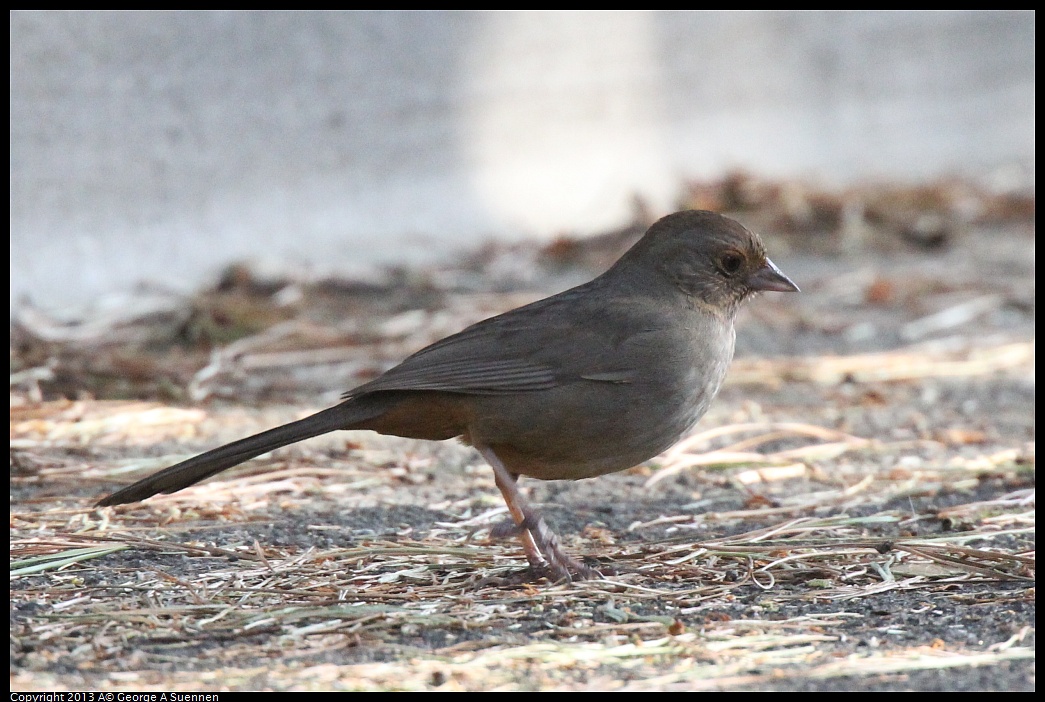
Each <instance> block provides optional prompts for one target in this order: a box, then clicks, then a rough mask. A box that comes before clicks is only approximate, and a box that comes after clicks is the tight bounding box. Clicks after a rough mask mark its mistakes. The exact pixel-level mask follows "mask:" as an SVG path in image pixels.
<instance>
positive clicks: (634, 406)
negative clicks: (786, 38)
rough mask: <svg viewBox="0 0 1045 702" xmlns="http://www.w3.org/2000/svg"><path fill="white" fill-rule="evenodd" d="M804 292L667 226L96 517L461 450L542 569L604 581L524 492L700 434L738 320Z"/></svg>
mask: <svg viewBox="0 0 1045 702" xmlns="http://www.w3.org/2000/svg"><path fill="white" fill-rule="evenodd" d="M766 290H775V291H779V292H789V291H797V290H798V286H796V285H795V284H794V283H792V282H791V281H790V280H789V279H788V278H787V276H785V275H784V274H783V273H781V272H780V270H779V269H778V268H777V267H776V266H775V265H774V264H773V262H772V261H770V260H769V259H768V258H767V257H766V252H765V248H764V247H763V245H762V241H761V240H760V239H759V237H758V236H757V235H756V234H754V233H752V232H750V231H748V230H747V229H746V228H744V227H743V226H742V225H740V224H739V223H738V222H735V221H733V220H731V219H729V218H727V217H723V216H721V215H718V214H715V213H714V212H707V211H684V212H676V213H675V214H671V215H668V216H667V217H664V218H663V219H661V220H659V221H657V222H656V223H654V224H653V226H651V227H650V228H649V230H648V231H647V232H646V233H645V234H644V235H643V237H642V238H641V239H640V240H639V241H638V242H637V243H636V244H635V245H634V246H632V247H631V249H629V250H628V251H627V252H626V253H625V254H624V255H623V256H622V257H621V258H620V260H618V261H617V262H616V263H615V264H614V265H613V267H611V268H610V269H609V270H608V271H606V272H605V273H603V274H602V275H600V276H599V277H597V278H595V279H594V280H592V281H590V282H588V283H585V284H583V285H580V286H578V287H575V288H572V289H570V290H567V291H565V292H562V293H559V294H558V295H553V296H552V297H549V298H546V299H543V300H538V301H537V302H534V303H532V304H529V305H526V306H524V307H520V308H518V309H514V310H511V311H509V312H505V313H504V314H501V315H498V316H496V317H492V318H490V319H487V320H484V321H482V322H479V323H477V324H473V325H472V326H470V327H468V328H467V329H465V330H463V331H461V332H458V333H457V334H454V335H453V336H449V337H447V338H445V339H443V340H442V341H438V342H436V343H434V344H432V345H431V346H428V347H426V348H423V349H421V350H420V351H418V352H417V353H415V354H414V355H412V356H410V357H409V358H407V359H406V360H405V361H403V362H402V363H400V364H399V365H398V366H396V367H394V368H392V369H391V370H389V371H388V372H386V373H385V374H384V375H381V376H380V377H378V378H376V379H374V380H372V381H370V382H369V383H365V384H363V385H360V386H359V387H357V388H355V389H354V390H350V391H349V392H347V393H345V395H344V401H343V402H342V403H341V404H339V405H336V406H334V407H331V408H329V409H325V410H323V411H321V412H318V413H316V414H313V415H312V416H310V417H306V418H305V419H301V420H298V421H296V422H291V423H290V424H285V425H283V426H280V427H276V428H275V429H270V430H269V431H265V432H262V433H260V434H256V435H254V436H251V437H248V438H246V439H241V440H240V441H236V442H233V443H231V444H228V445H226V446H222V447H220V448H216V449H214V450H212V451H207V452H206V453H204V454H201V455H199V456H196V457H195V458H190V459H189V460H187V461H183V462H181V463H178V464H177V465H174V466H171V467H170V468H167V469H165V470H161V471H160V472H158V473H156V474H155V475H152V476H150V477H148V478H145V479H143V480H140V481H139V482H137V483H134V484H133V485H130V486H128V487H125V488H123V489H122V490H119V491H117V492H115V493H113V494H112V495H110V496H108V497H106V498H105V499H103V500H101V501H100V502H99V503H98V505H99V506H108V505H119V504H124V503H128V502H137V501H138V500H143V499H145V498H147V497H150V496H151V495H155V494H157V493H161V492H163V493H172V492H176V491H178V490H181V489H182V488H185V487H188V486H189V485H192V484H194V483H197V482H199V481H201V480H203V479H205V478H209V477H210V476H212V475H215V474H217V473H220V472H221V471H223V470H226V469H227V468H231V467H233V466H235V465H238V464H240V463H243V462H244V461H246V460H249V459H251V458H254V457H255V456H259V455H261V454H263V453H267V452H269V451H272V450H273V449H276V448H279V447H280V446H286V445H287V444H292V443H294V442H297V441H302V440H304V439H308V438H311V437H313V436H318V435H320V434H325V433H327V432H331V431H335V430H338V429H370V430H372V431H376V432H378V433H381V434H393V435H395V436H405V437H410V438H414V439H430V440H434V441H439V440H443V439H451V438H454V437H459V438H460V439H461V440H462V441H464V442H465V443H467V444H470V445H472V446H474V447H475V448H476V450H478V451H479V453H480V454H482V456H483V458H485V459H486V461H487V462H488V463H489V464H490V465H491V466H492V467H493V471H494V479H495V481H496V483H497V487H498V488H499V489H500V491H501V494H502V495H503V496H504V500H505V502H506V503H507V504H508V510H509V512H510V513H511V516H512V519H513V520H514V522H515V525H516V526H515V528H514V530H513V531H515V532H517V533H518V535H519V537H520V538H521V540H522V543H523V547H524V549H525V551H526V556H527V559H528V560H529V562H530V564H531V566H533V567H534V568H539V566H540V565H541V564H542V562H544V563H547V565H548V566H549V567H550V569H551V571H552V573H553V574H554V575H555V577H557V578H570V577H571V575H572V576H579V577H590V576H592V575H596V574H597V573H595V572H594V571H592V570H591V569H589V568H587V567H586V566H584V565H583V564H581V563H579V562H578V561H576V560H574V559H573V558H571V557H570V556H569V555H567V554H566V553H565V552H564V551H563V549H562V548H561V546H560V545H559V542H558V539H557V538H556V536H555V534H554V532H552V530H551V529H550V528H549V527H548V525H547V524H546V523H545V521H544V519H543V518H542V517H541V516H540V514H539V513H537V512H536V511H535V510H534V508H533V507H531V506H530V505H529V504H528V503H527V501H526V500H525V499H524V498H523V496H522V494H521V493H520V492H519V489H518V487H517V486H516V481H517V480H518V478H519V476H520V475H528V476H530V477H533V478H539V479H541V480H563V479H570V480H576V479H579V478H591V477H594V476H596V475H603V474H605V473H612V472H614V471H619V470H624V469H625V468H631V467H632V466H635V465H637V464H639V463H641V462H643V461H645V460H647V459H648V458H651V457H653V456H656V455H657V454H658V453H660V452H662V451H664V450H665V449H667V448H668V447H670V446H671V445H672V444H674V443H675V442H676V441H678V440H679V439H680V438H682V437H683V436H685V435H686V433H687V432H689V430H690V429H691V428H692V427H693V425H694V424H696V423H697V420H699V419H700V418H701V417H702V416H703V415H704V413H705V412H706V411H707V409H708V406H709V405H710V404H711V401H712V399H713V398H714V397H715V395H716V393H718V390H719V387H720V386H721V385H722V380H723V378H724V377H725V375H726V369H727V367H728V366H729V363H730V361H731V360H732V358H733V343H734V339H735V336H736V334H735V332H734V329H733V321H734V319H735V318H736V314H737V310H738V308H739V307H740V304H741V303H742V302H743V301H744V300H745V299H747V298H748V297H750V296H751V295H752V294H753V293H755V292H758V291H766Z"/></svg>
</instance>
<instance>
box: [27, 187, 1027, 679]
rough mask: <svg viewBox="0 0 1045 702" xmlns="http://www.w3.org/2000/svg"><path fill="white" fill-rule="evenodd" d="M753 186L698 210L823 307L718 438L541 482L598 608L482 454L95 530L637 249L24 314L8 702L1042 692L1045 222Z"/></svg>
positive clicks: (783, 309)
mask: <svg viewBox="0 0 1045 702" xmlns="http://www.w3.org/2000/svg"><path fill="white" fill-rule="evenodd" d="M745 187H746V189H745V188H738V187H737V186H736V184H735V183H734V184H732V185H731V184H730V183H728V182H726V183H719V184H716V187H714V188H712V187H709V186H708V187H696V186H695V187H693V188H692V189H691V191H690V192H689V194H688V200H687V203H688V204H690V205H698V206H699V205H704V206H715V207H716V208H717V209H730V210H731V211H732V210H737V211H738V212H739V214H738V218H741V219H745V221H748V222H750V224H751V226H752V227H755V228H758V229H759V230H760V231H762V232H763V235H764V238H765V239H766V242H767V246H768V248H769V251H770V255H771V256H772V257H773V259H774V260H775V261H776V263H777V264H778V265H779V266H780V267H781V268H782V269H783V270H784V271H785V272H787V273H788V274H789V275H790V276H791V277H792V278H793V279H794V280H795V281H796V282H797V283H798V284H799V285H800V286H801V287H802V289H803V292H802V294H800V295H781V294H767V295H764V296H762V297H760V298H759V299H756V300H754V301H753V302H751V303H750V304H749V305H748V306H747V308H746V309H745V310H744V311H743V313H742V316H741V319H740V320H739V323H738V349H737V358H736V360H735V362H734V365H733V368H732V369H731V373H730V376H729V379H728V380H727V384H726V386H725V387H724V389H723V391H722V393H721V394H720V396H719V397H718V399H717V400H716V402H715V404H714V405H713V407H712V409H711V411H710V412H709V413H708V415H707V416H706V417H705V418H704V419H703V420H702V421H701V422H700V424H699V425H698V426H697V428H696V430H695V434H694V435H693V436H692V437H690V438H689V439H686V440H684V441H683V442H682V443H681V444H679V445H678V446H676V447H675V448H674V449H672V450H670V451H669V452H668V453H666V454H664V455H662V456H660V457H658V458H657V459H655V460H653V461H650V462H649V463H648V464H646V465H643V466H639V467H636V468H634V469H631V470H629V471H625V472H623V473H618V474H615V475H610V476H604V477H601V478H597V479H593V480H586V481H578V482H572V483H567V482H550V483H540V482H537V481H532V480H524V481H523V485H524V488H525V489H526V490H527V491H528V492H529V494H530V496H531V499H532V500H533V501H534V502H535V503H537V504H539V505H540V506H541V508H542V509H543V510H544V513H545V515H546V517H547V518H548V521H549V522H550V523H551V524H552V525H553V526H554V527H555V528H556V530H557V531H558V533H559V534H560V536H561V537H562V539H563V542H564V544H565V545H566V547H567V548H568V549H569V550H571V551H572V552H573V553H575V554H577V555H582V556H583V557H584V559H585V560H586V562H587V563H588V564H589V565H591V566H593V567H595V568H597V569H598V570H600V571H601V572H602V573H603V575H604V577H603V578H602V579H598V580H588V581H582V582H573V583H551V582H548V580H547V579H545V578H542V577H541V574H538V573H533V572H531V571H530V570H529V569H528V567H527V564H526V560H525V558H524V557H523V554H522V551H521V549H520V548H519V547H518V544H517V543H516V542H515V541H514V540H512V539H510V538H509V539H495V538H492V537H491V530H492V529H493V528H494V527H495V526H496V525H497V524H498V523H500V522H501V520H503V519H505V516H506V514H505V508H504V505H503V502H502V500H501V498H500V496H499V494H498V492H497V490H496V488H495V487H494V483H493V476H492V473H491V471H490V469H489V468H488V467H487V466H486V465H485V464H484V463H483V462H482V460H481V458H480V457H479V456H478V455H477V454H476V453H475V452H474V451H472V450H471V449H468V448H466V447H464V446H460V445H458V444H456V443H454V442H444V443H429V442H414V441H408V440H403V439H394V438H389V437H381V436H376V435H373V434H370V433H366V432H353V433H348V432H343V433H341V434H340V435H337V436H325V437H320V438H318V439H314V440H311V441H309V442H306V443H303V444H300V445H296V446H291V447H287V448H285V449H282V450H279V451H276V452H274V453H273V454H271V455H269V456H266V457H262V458H259V459H256V460H254V461H251V462H249V463H247V464H245V465H243V466H240V467H239V468H237V469H234V470H232V471H229V472H227V473H223V474H221V475H220V476H218V477H216V478H214V479H211V480H209V481H207V482H205V483H204V484H202V485H198V486H194V487H193V488H190V489H187V490H185V491H182V492H180V493H178V494H175V495H169V496H161V497H156V498H152V499H150V500H149V501H147V502H146V503H144V504H137V505H125V506H120V507H117V508H106V509H96V508H93V507H92V504H93V503H94V502H95V501H96V500H97V499H98V498H100V497H102V496H103V495H105V494H108V492H111V491H112V490H113V489H115V488H116V487H117V486H119V485H124V484H127V483H129V482H131V481H133V480H134V479H137V478H138V477H141V476H143V475H145V474H147V473H150V472H152V471H155V470H157V469H159V468H162V467H165V466H167V465H170V464H171V463H173V462H175V461H177V460H179V459H181V458H183V457H186V456H187V455H191V454H193V453H195V452H198V451H201V450H204V449H207V448H211V447H214V446H217V445H219V444H221V443H223V442H226V441H231V440H234V439H236V438H240V437H242V436H245V435H247V434H248V433H252V432H254V431H259V430H262V429H265V428H268V427H271V426H273V425H275V424H276V423H279V422H283V421H288V420H290V419H294V418H298V417H300V416H304V415H305V414H307V413H309V412H311V411H314V410H316V409H320V408H322V407H324V406H327V405H329V404H332V403H333V402H335V401H336V399H337V396H338V394H339V393H340V392H341V391H343V390H345V389H347V388H350V387H352V386H353V385H356V384H358V383H360V382H362V381H363V380H365V379H367V378H368V377H372V376H373V375H374V374H375V373H377V372H380V371H381V370H382V369H384V368H387V367H388V366H389V365H391V364H393V363H394V362H395V361H396V360H398V359H401V358H402V357H404V356H405V355H407V354H408V353H410V352H411V351H413V350H416V349H417V348H420V347H421V346H422V345H424V344H425V343H429V342H431V341H433V340H435V339H437V338H440V337H442V336H445V335H446V334H448V333H450V332H452V331H455V330H456V329H459V328H461V327H463V326H465V325H466V324H468V323H470V322H472V321H475V320H477V319H480V318H482V317H485V316H489V315H491V314H494V313H497V312H500V311H503V310H506V309H509V308H511V307H514V306H517V305H519V304H522V303H524V302H527V301H529V300H532V299H536V298H538V297H542V296H544V295H546V294H549V293H552V292H555V291H557V290H559V289H562V288H564V287H566V286H568V285H571V284H573V283H576V282H579V281H581V280H583V279H585V278H586V277H590V276H591V275H593V274H594V273H595V272H597V271H598V270H599V268H600V266H604V265H605V263H606V262H607V261H608V260H612V258H613V257H614V256H615V255H616V253H617V252H618V251H619V250H620V248H621V247H622V246H625V245H626V242H627V241H629V240H630V239H629V237H631V238H633V237H634V235H635V231H636V230H641V228H642V226H641V225H642V222H641V221H639V222H638V223H637V226H636V227H631V228H627V229H623V230H621V231H620V232H613V233H608V234H607V235H606V236H604V237H601V238H598V239H595V240H592V241H587V242H579V241H576V240H573V239H569V238H563V239H561V240H559V241H557V242H556V243H554V244H552V245H551V246H549V247H545V248H543V249H538V248H537V247H533V248H532V249H527V248H525V247H489V248H487V249H484V250H483V251H480V252H478V253H476V254H475V255H474V256H472V257H470V258H465V257H463V258H462V260H461V261H459V262H457V263H456V264H454V265H447V266H444V267H441V268H433V269H431V270H425V271H389V272H386V273H384V274H382V276H377V277H375V278H374V279H373V280H368V281H322V282H319V283H315V282H311V283H303V282H300V281H289V282H288V281H261V280H257V279H256V278H254V277H252V275H251V274H250V272H249V271H247V270H246V269H242V268H236V269H230V271H229V273H228V275H227V276H226V277H225V279H224V280H223V281H222V283H221V284H220V285H218V286H217V287H216V288H215V289H214V290H208V291H202V292H201V293H200V295H199V296H197V297H195V298H193V299H191V300H185V299H181V298H176V297H174V296H163V295H159V296H157V295H154V294H151V293H148V294H147V293H141V294H139V295H137V296H135V297H133V298H132V299H131V300H129V301H128V302H127V303H126V305H125V307H124V309H123V310H122V311H121V313H120V314H118V315H112V314H109V315H108V316H107V315H106V314H103V313H101V312H98V313H97V314H95V315H93V316H91V317H89V318H86V319H81V320H78V323H77V324H68V323H62V322H58V321H55V320H52V319H50V318H48V317H46V316H45V315H43V314H42V313H40V312H38V311H34V310H31V309H26V310H25V311H24V312H23V313H22V314H20V315H19V317H18V319H17V320H16V321H15V323H14V324H13V326H12V343H11V357H12V389H11V516H10V519H11V553H12V566H11V568H12V577H11V685H12V689H13V690H92V691H118V690H122V691H131V690H166V691H171V690H179V691H191V690H204V691H221V690H244V689H259V690H262V689H267V690H340V689H349V690H395V689H406V690H704V689H714V690H719V689H729V690H745V689H759V690H792V691H793V690H839V691H855V690H867V691H871V690H874V691H882V690H949V691H950V690H1033V689H1034V687H1035V674H1034V644H1035V626H1034V621H1035V588H1034V494H1035V493H1034V409H1035V382H1034V308H1035V305H1034V295H1035V283H1034V270H1035V266H1034V243H1035V239H1034V223H1033V205H1032V204H1031V206H1030V213H1029V215H1028V214H1027V212H1025V211H1017V212H1015V213H1014V212H1012V211H1009V212H1007V213H1005V212H1003V213H1001V214H998V213H997V212H995V211H993V210H991V209H990V207H989V206H988V205H990V204H991V203H989V202H988V203H987V205H983V206H982V207H981V208H980V210H977V212H979V213H980V214H978V215H975V216H973V215H968V214H967V212H966V210H961V209H960V208H951V209H946V210H943V215H941V210H940V209H939V208H938V207H937V208H936V209H932V208H931V207H930V208H929V209H930V210H931V211H930V214H933V215H934V216H936V217H937V220H931V223H934V225H933V226H927V225H924V216H925V214H926V213H925V210H924V206H923V209H918V210H917V211H915V212H914V214H913V215H912V214H911V212H910V211H909V210H904V207H908V205H909V202H908V200H904V199H902V198H900V204H897V203H896V202H895V201H888V202H889V203H891V207H892V209H889V208H882V207H880V208H879V209H880V210H882V209H884V210H886V211H887V212H894V213H896V212H898V213H899V214H896V215H895V217H894V218H893V220H888V218H886V224H882V222H883V218H882V217H878V218H877V219H876V218H875V217H872V216H871V214H870V213H872V211H873V209H874V208H871V207H865V208H864V212H865V216H864V217H863V218H862V219H861V220H860V221H861V223H862V224H863V225H864V226H863V227H862V228H861V227H856V228H854V227H853V226H851V225H852V222H849V223H848V224H845V223H842V224H845V226H842V224H839V223H838V222H833V223H832V222H828V223H827V224H824V223H823V222H820V221H819V220H817V218H816V217H815V216H814V217H811V218H807V219H804V220H802V219H801V218H798V220H796V219H795V218H794V217H793V216H792V219H786V218H785V219H781V217H780V216H778V215H779V212H778V211H777V210H774V209H773V207H772V206H771V205H772V202H776V201H773V200H772V198H771V197H770V196H766V197H767V198H769V200H767V202H769V204H766V202H763V203H761V205H760V204H759V203H755V204H752V203H750V202H747V203H745V202H740V203H738V202H736V201H735V200H736V197H737V196H736V193H735V192H734V193H733V194H732V195H730V193H731V191H730V188H733V189H734V190H736V191H738V192H741V193H747V197H749V199H750V198H751V197H754V196H753V195H751V193H752V192H755V193H757V192H759V191H758V189H757V187H754V186H751V185H750V184H748V185H747V186H745ZM730 197H733V200H730V199H729V198H730ZM818 197H820V195H819V194H815V193H814V194H808V195H807V197H806V201H807V202H809V203H812V204H814V205H817V206H818V207H819V205H820V204H822V202H821V200H822V198H821V199H817V198H818ZM876 197H879V200H875V201H874V202H879V201H880V199H881V198H880V196H876ZM897 197H898V196H897ZM715 198H717V200H716V199H715ZM709 199H710V200H711V202H710V203H709V202H708V201H709ZM770 201H771V202H770ZM920 202H921V201H920ZM947 202H948V203H952V201H951V200H947ZM818 203H819V204H818ZM830 204H831V203H828V206H824V207H822V208H821V209H817V208H815V207H814V208H813V209H812V210H811V211H812V212H813V214H814V215H816V214H817V213H822V212H827V213H828V214H830V213H831V212H836V210H837V211H842V209H844V208H835V209H832V208H831V207H830V206H829V205H830ZM865 204H866V203H865ZM952 204H953V203H952ZM981 204H982V203H981ZM728 205H732V207H728ZM967 209H968V208H967ZM846 211H847V210H846ZM955 212H957V213H958V214H955ZM984 212H987V213H988V214H983V213H984ZM991 212H994V214H993V215H991V214H990V213H991ZM962 213H966V214H962ZM945 215H946V216H945ZM919 216H920V217H922V220H919V219H917V217H919ZM638 219H639V220H641V216H640V217H639V218H638ZM796 221H799V223H802V222H805V223H806V225H807V226H805V228H803V227H799V226H797V225H796V224H795V222H796ZM897 221H903V222H910V221H914V222H916V223H917V222H919V221H921V222H923V225H919V226H914V225H911V226H907V227H906V228H905V227H902V226H895V224H894V223H895V222H897ZM890 222H893V224H890Z"/></svg>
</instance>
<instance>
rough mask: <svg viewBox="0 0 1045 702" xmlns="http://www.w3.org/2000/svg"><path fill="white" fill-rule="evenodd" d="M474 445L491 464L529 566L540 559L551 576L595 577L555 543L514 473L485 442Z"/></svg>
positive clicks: (549, 529) (568, 577) (537, 565)
mask: <svg viewBox="0 0 1045 702" xmlns="http://www.w3.org/2000/svg"><path fill="white" fill-rule="evenodd" d="M475 448H476V449H477V450H478V451H479V453H480V454H482V456H483V458H485V459H486V462H487V463H489V464H490V466H491V467H492V468H493V476H494V482H496V483H497V487H498V489H499V490H500V491H501V495H502V496H503V497H504V501H505V503H506V504H507V505H508V512H509V513H511V515H512V519H513V520H514V521H515V523H516V524H517V525H518V526H519V528H520V533H519V538H520V539H521V540H522V545H523V549H524V550H525V551H526V560H528V561H529V562H530V566H531V567H533V568H537V567H539V566H540V564H541V561H542V560H544V561H545V562H547V564H548V567H549V568H551V570H552V572H553V573H554V574H555V577H557V578H560V579H563V578H565V579H566V580H573V579H574V578H579V579H581V580H584V579H587V578H594V577H599V576H600V573H599V572H598V571H596V570H593V569H591V568H589V567H587V566H586V565H584V564H583V563H581V562H579V561H577V560H575V559H573V558H571V557H570V556H569V554H567V553H566V552H565V551H564V550H563V549H562V546H560V544H559V537H557V536H556V535H555V532H553V531H552V530H551V527H549V526H548V524H547V522H545V521H544V517H542V516H541V515H540V514H539V513H538V512H537V511H536V510H535V509H533V508H532V507H530V505H529V504H527V502H526V498H524V497H523V496H522V493H520V492H519V488H518V486H516V484H515V481H516V479H517V478H518V476H517V475H514V474H513V473H511V472H510V471H509V470H508V469H507V468H505V467H504V464H503V463H501V459H500V458H498V457H497V454H495V453H494V452H493V451H492V450H491V449H490V448H489V447H488V446H479V445H476V446H475Z"/></svg>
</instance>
